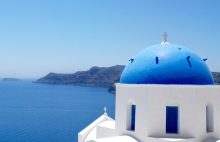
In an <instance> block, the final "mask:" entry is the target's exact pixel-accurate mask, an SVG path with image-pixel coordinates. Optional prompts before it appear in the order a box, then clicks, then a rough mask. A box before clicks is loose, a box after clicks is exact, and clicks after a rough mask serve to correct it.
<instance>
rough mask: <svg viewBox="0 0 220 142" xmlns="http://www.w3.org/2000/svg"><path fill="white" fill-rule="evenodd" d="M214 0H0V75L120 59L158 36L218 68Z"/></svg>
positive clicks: (219, 32)
mask: <svg viewBox="0 0 220 142" xmlns="http://www.w3.org/2000/svg"><path fill="white" fill-rule="evenodd" d="M219 6H220V1H219V0H210V1H207V0H193V1H192V0H178V1H177V0H166V1H162V0H19V1H18V0H1V1H0V78H6V77H13V78H36V79H37V78H40V77H43V76H45V75H47V74H48V73H49V72H54V73H74V72H76V71H83V70H88V69H90V68H91V67H92V66H99V67H109V66H114V65H126V64H128V60H129V59H130V58H132V57H133V56H135V55H136V54H137V53H138V52H140V51H141V50H143V49H144V48H147V47H149V46H151V45H155V44H160V43H161V42H162V41H163V36H162V35H163V33H164V32H167V34H168V38H167V39H168V41H169V42H170V43H172V44H177V45H181V46H184V47H187V48H189V49H191V50H193V51H194V52H196V53H197V54H198V55H199V56H200V57H201V58H208V60H207V61H206V63H207V64H208V66H209V68H210V70H211V71H215V72H220V8H219Z"/></svg>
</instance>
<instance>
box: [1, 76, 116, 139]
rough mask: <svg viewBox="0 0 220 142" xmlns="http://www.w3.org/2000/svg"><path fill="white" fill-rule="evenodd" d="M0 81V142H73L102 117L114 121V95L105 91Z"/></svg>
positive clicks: (104, 89)
mask: <svg viewBox="0 0 220 142" xmlns="http://www.w3.org/2000/svg"><path fill="white" fill-rule="evenodd" d="M31 82H32V80H25V81H0V114H1V115H0V141H7V142H9V141H10V142H17V141H22V142H30V141H31V142H39V141H50V142H58V141H65V142H70V141H71V142H76V141H77V134H78V132H80V131H81V130H82V129H83V128H85V127H86V126H87V125H89V124H90V123H91V122H93V121H94V120H95V119H97V118H98V117H99V116H101V115H102V114H103V108H104V106H106V107H107V113H108V115H109V116H110V117H112V118H114V111H115V108H114V107H115V106H114V105H115V94H111V93H108V92H107V89H106V88H98V87H79V86H69V85H46V84H35V83H31Z"/></svg>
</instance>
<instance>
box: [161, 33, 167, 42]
mask: <svg viewBox="0 0 220 142" xmlns="http://www.w3.org/2000/svg"><path fill="white" fill-rule="evenodd" d="M163 37H164V41H163V42H162V43H161V44H169V42H168V41H167V37H168V35H167V33H166V32H164V34H163Z"/></svg>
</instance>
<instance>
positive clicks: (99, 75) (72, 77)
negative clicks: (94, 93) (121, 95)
mask: <svg viewBox="0 0 220 142" xmlns="http://www.w3.org/2000/svg"><path fill="white" fill-rule="evenodd" d="M124 68H125V66H124V65H116V66H112V67H97V66H94V67H91V68H90V69H89V70H87V71H78V72H76V73H72V74H60V73H49V74H47V75H46V76H44V77H42V78H40V79H38V80H36V81H35V82H34V83H45V84H69V85H78V86H95V87H107V88H108V91H109V92H113V93H114V92H115V83H118V82H119V81H120V76H121V73H122V71H123V70H124ZM212 76H213V79H214V82H215V84H217V85H220V72H212Z"/></svg>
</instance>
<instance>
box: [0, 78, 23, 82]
mask: <svg viewBox="0 0 220 142" xmlns="http://www.w3.org/2000/svg"><path fill="white" fill-rule="evenodd" d="M2 80H3V81H21V79H18V78H3V79H2Z"/></svg>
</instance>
